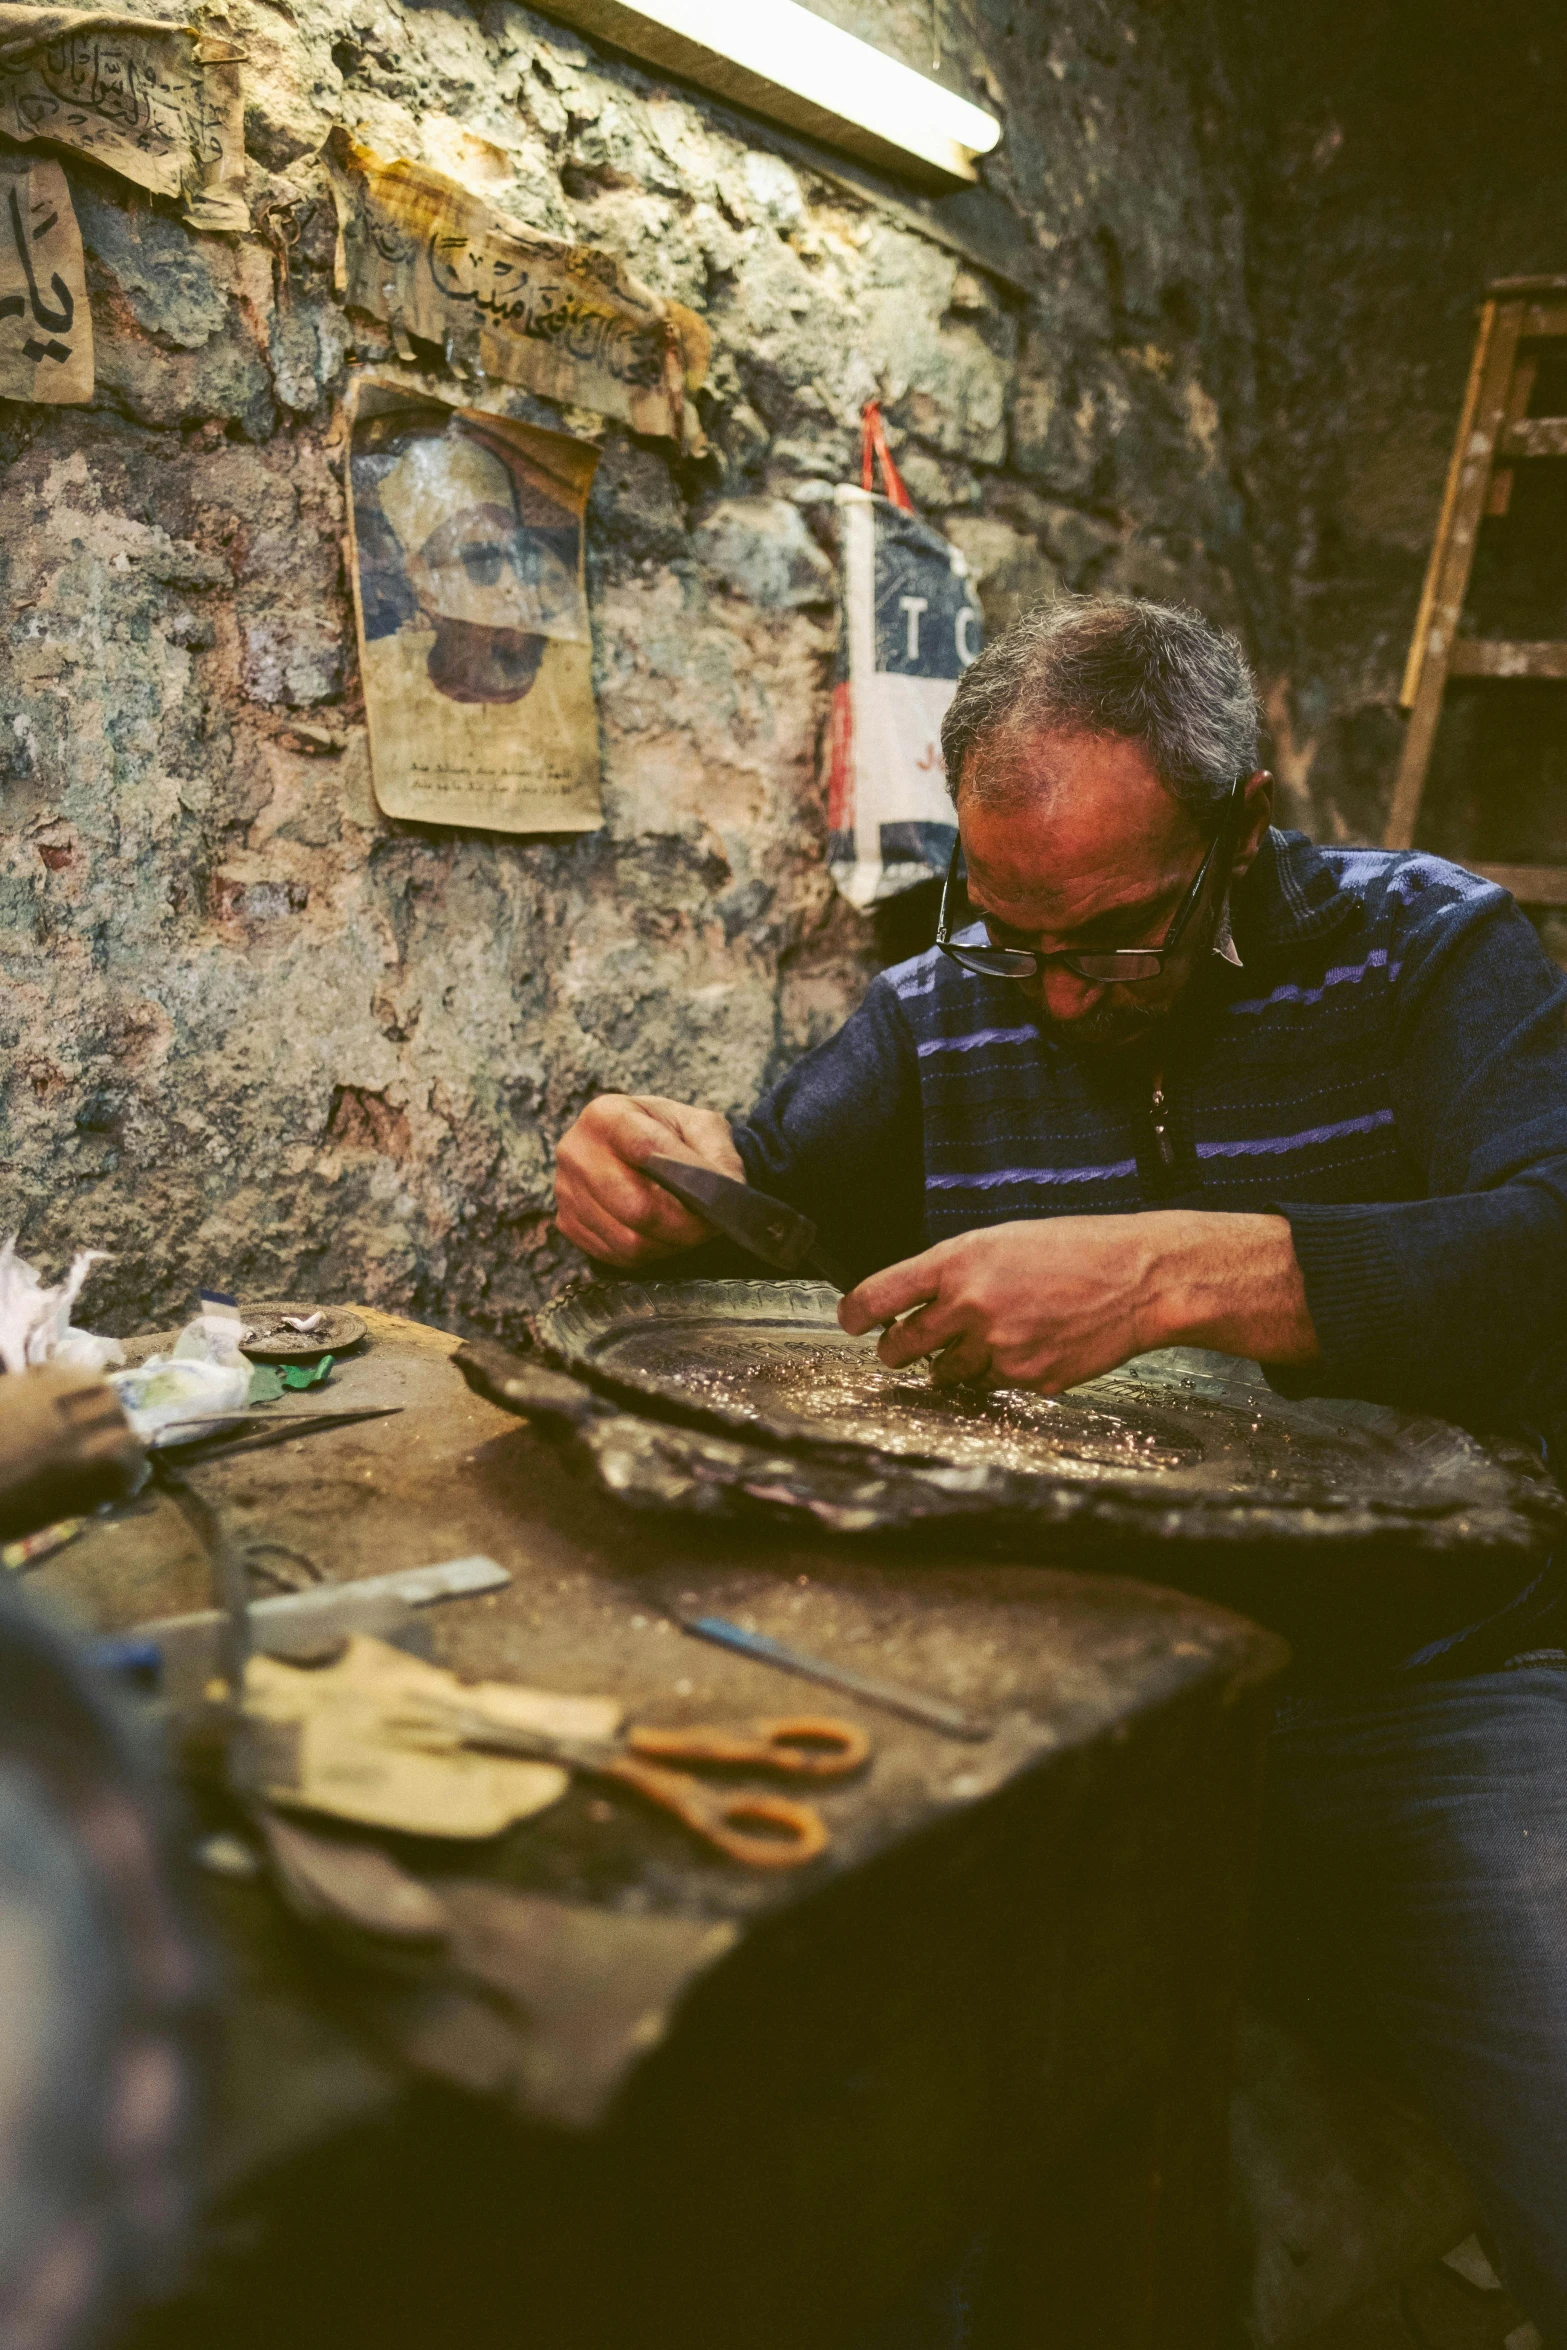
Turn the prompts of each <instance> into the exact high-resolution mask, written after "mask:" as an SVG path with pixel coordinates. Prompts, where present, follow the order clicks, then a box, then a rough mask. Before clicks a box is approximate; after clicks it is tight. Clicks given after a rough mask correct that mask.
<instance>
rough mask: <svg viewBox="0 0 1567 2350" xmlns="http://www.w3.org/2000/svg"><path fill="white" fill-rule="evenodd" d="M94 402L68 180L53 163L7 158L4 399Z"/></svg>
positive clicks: (0, 358)
mask: <svg viewBox="0 0 1567 2350" xmlns="http://www.w3.org/2000/svg"><path fill="white" fill-rule="evenodd" d="M92 394H93V348H92V312H91V310H90V309H89V308H88V304H87V280H86V276H85V274H84V271H83V267H82V239H81V232H80V230H79V229H78V228H77V225H76V214H75V213H74V212H73V211H72V209H71V191H70V189H69V187H68V186H67V185H66V179H65V173H64V171H63V170H62V169H61V167H60V165H59V164H58V163H56V162H55V161H54V160H53V158H52V157H50V156H44V155H38V156H28V155H7V154H0V397H4V398H5V399H7V400H34V401H43V402H46V403H54V404H60V403H69V402H71V401H78V400H90V399H91V398H92Z"/></svg>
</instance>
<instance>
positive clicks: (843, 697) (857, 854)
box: [827, 401, 984, 909]
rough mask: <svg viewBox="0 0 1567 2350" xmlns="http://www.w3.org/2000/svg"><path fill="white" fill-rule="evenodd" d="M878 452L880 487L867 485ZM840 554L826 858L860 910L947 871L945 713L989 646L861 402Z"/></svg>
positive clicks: (936, 536)
mask: <svg viewBox="0 0 1567 2350" xmlns="http://www.w3.org/2000/svg"><path fill="white" fill-rule="evenodd" d="M873 460H874V461H876V462H879V463H880V465H881V468H882V476H883V479H884V481H885V482H886V485H887V489H888V492H889V495H888V496H886V497H878V496H876V495H875V494H874V492H873V490H872V488H871V482H872V479H873V474H872V463H873ZM837 503H838V518H839V522H840V525H841V538H842V552H843V590H842V608H841V611H840V615H839V631H838V673H837V680H836V683H835V684H834V686H833V697H832V735H831V749H830V754H829V756H830V767H829V773H828V785H827V832H828V839H827V863H828V868H829V870H830V872H831V874H832V877H833V880H834V881H835V882H836V883H837V885H838V887H839V889H841V890H842V892H843V894H844V896H845V897H846V898H847V899H848V900H849V902H850V904H851V905H855V906H859V907H861V908H862V909H863V908H864V907H867V906H872V905H875V904H877V903H878V902H879V901H880V900H882V899H884V898H891V897H896V896H898V894H899V893H900V891H902V890H906V889H912V888H913V887H914V885H915V884H916V883H917V882H921V881H926V880H929V879H931V878H932V877H933V876H935V875H938V874H941V873H943V872H945V870H946V865H947V859H948V857H949V855H950V854H951V850H952V836H953V832H954V830H955V828H956V823H957V819H956V817H955V815H954V813H953V807H952V802H951V800H950V798H949V797H948V795H947V786H946V778H945V772H944V770H943V767H942V763H941V721H942V719H943V717H944V716H945V715H946V709H947V704H948V703H949V702H950V701H951V699H952V696H953V693H954V692H955V690H956V687H957V682H958V679H959V678H960V677H961V676H962V674H963V672H964V670H965V669H966V668H967V667H968V665H969V663H970V662H971V661H972V660H974V659H975V657H976V656H977V654H978V653H979V651H980V648H981V646H982V645H983V643H984V624H983V622H982V620H981V618H980V612H979V606H978V605H977V604H976V603H975V601H974V596H973V591H972V589H971V588H970V586H969V582H968V568H967V565H966V564H965V563H964V560H963V557H962V556H961V554H959V552H958V550H957V548H956V547H955V546H954V545H953V544H952V542H951V540H950V539H946V538H943V537H942V535H941V533H940V531H938V530H933V529H932V528H931V526H930V524H929V523H928V522H921V521H920V519H919V517H918V516H917V515H916V514H915V513H914V511H913V509H912V507H911V505H910V502H909V494H908V492H907V490H906V489H905V488H904V486H903V483H902V481H901V480H900V479H899V476H898V472H897V468H896V467H895V466H894V464H893V462H892V457H891V453H890V451H889V450H888V448H887V442H886V433H885V430H884V428H883V425H882V421H881V415H880V411H879V410H878V409H877V407H876V404H875V402H874V401H873V402H871V403H869V405H868V406H867V408H866V411H865V448H864V469H863V473H862V486H861V487H859V488H854V487H851V486H850V485H849V484H848V483H847V482H844V483H841V484H840V485H839V488H838V492H837Z"/></svg>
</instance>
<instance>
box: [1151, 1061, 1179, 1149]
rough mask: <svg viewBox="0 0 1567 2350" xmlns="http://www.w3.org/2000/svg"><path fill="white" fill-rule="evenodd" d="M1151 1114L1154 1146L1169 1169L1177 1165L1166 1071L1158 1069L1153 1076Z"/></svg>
mask: <svg viewBox="0 0 1567 2350" xmlns="http://www.w3.org/2000/svg"><path fill="white" fill-rule="evenodd" d="M1149 1115H1150V1116H1151V1118H1152V1120H1153V1139H1154V1148H1155V1150H1156V1151H1157V1152H1158V1153H1159V1164H1160V1166H1161V1167H1164V1168H1166V1169H1169V1170H1173V1168H1174V1166H1175V1145H1174V1143H1173V1142H1172V1141H1171V1140H1170V1105H1169V1102H1168V1101H1167V1099H1166V1098H1165V1091H1164V1071H1163V1070H1162V1069H1156V1070H1155V1071H1154V1078H1153V1101H1152V1104H1151V1105H1150V1111H1149Z"/></svg>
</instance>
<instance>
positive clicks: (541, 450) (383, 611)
mask: <svg viewBox="0 0 1567 2350" xmlns="http://www.w3.org/2000/svg"><path fill="white" fill-rule="evenodd" d="M597 454H598V452H597V451H596V450H595V449H594V448H592V447H591V446H589V445H587V444H584V443H581V442H577V441H573V440H571V439H570V438H569V437H568V436H566V435H564V434H558V433H547V432H543V431H540V430H538V429H536V428H534V427H531V426H522V425H517V424H513V423H512V422H511V421H510V420H509V419H505V418H497V417H490V416H483V415H479V414H477V413H476V412H474V411H472V410H453V409H447V408H443V407H440V406H438V405H436V404H434V403H425V404H416V405H404V406H400V407H394V408H391V409H389V410H383V411H381V412H379V413H375V414H371V415H365V414H363V413H360V414H359V415H357V416H356V418H355V421H354V425H353V457H352V476H353V517H354V540H355V556H356V572H357V578H356V587H357V594H358V609H359V617H360V632H361V654H362V658H363V663H364V676H365V696H366V708H367V715H368V720H369V727H370V742H371V760H372V766H373V770H374V775H375V785H376V794H377V797H378V798H379V800H380V801H381V804H382V806H383V807H384V808H386V810H387V811H388V813H389V814H392V815H404V816H414V817H417V818H421V819H423V820H426V821H436V822H446V823H465V824H483V825H488V826H492V827H496V828H498V829H501V830H508V831H567V830H570V831H576V830H585V829H589V828H591V827H592V826H594V825H596V824H598V822H599V821H600V813H599V800H598V724H597V715H596V711H595V709H594V704H593V691H592V639H591V632H590V629H589V623H588V611H587V599H586V596H585V593H584V588H583V572H582V509H583V506H584V504H585V502H586V496H587V488H588V484H589V483H590V481H591V479H592V472H593V466H594V464H595V463H596V461H597ZM416 802H417V803H418V804H417V805H416V804H415V803H416Z"/></svg>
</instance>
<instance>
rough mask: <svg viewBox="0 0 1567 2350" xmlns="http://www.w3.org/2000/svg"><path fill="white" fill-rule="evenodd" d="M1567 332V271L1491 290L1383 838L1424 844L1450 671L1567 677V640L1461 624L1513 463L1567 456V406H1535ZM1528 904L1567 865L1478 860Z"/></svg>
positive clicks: (1423, 599)
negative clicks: (1539, 351) (1423, 816)
mask: <svg viewBox="0 0 1567 2350" xmlns="http://www.w3.org/2000/svg"><path fill="white" fill-rule="evenodd" d="M1560 336H1567V277H1502V278H1497V279H1496V280H1495V281H1494V282H1493V283H1492V284H1491V285H1489V286H1488V287H1487V288H1486V293H1485V300H1484V302H1483V303H1482V305H1481V309H1480V327H1479V332H1478V334H1477V335H1476V337H1475V352H1474V359H1473V362H1472V364H1471V366H1470V369H1469V382H1468V386H1467V388H1466V390H1465V392H1464V405H1463V412H1462V415H1461V416H1460V418H1459V424H1458V438H1457V440H1456V441H1455V442H1454V444H1453V459H1452V463H1451V465H1450V466H1449V467H1448V472H1447V487H1446V489H1445V490H1444V492H1443V495H1442V510H1441V513H1440V515H1439V516H1438V518H1437V526H1436V537H1435V539H1434V541H1433V542H1432V547H1431V559H1430V562H1429V563H1428V564H1427V566H1426V576H1425V584H1424V586H1423V587H1422V589H1421V591H1420V609H1419V611H1418V612H1417V613H1416V615H1415V633H1414V636H1413V637H1412V638H1411V640H1410V646H1409V659H1408V661H1407V662H1406V664H1405V666H1404V683H1403V689H1402V691H1401V693H1400V694H1399V701H1400V703H1401V704H1402V706H1403V708H1404V709H1406V710H1407V711H1408V712H1409V731H1408V733H1407V734H1406V735H1405V737H1404V752H1403V757H1402V759H1401V760H1400V762H1399V769H1398V781H1397V783H1396V784H1395V786H1394V789H1393V808H1392V813H1391V815H1390V816H1389V818H1388V826H1387V832H1386V834H1385V836H1384V845H1385V846H1386V847H1387V848H1390V849H1407V848H1412V847H1413V846H1414V838H1415V827H1416V825H1417V823H1418V822H1419V820H1420V802H1421V797H1422V795H1423V793H1424V791H1425V787H1426V773H1427V770H1428V768H1429V767H1430V764H1431V752H1432V747H1433V745H1434V744H1435V742H1436V730H1437V727H1438V725H1439V724H1440V722H1441V717H1442V701H1443V697H1444V695H1445V694H1446V691H1447V681H1448V679H1449V678H1450V677H1491V678H1498V679H1513V678H1542V677H1543V678H1562V679H1567V643H1531V642H1522V643H1506V642H1502V641H1499V640H1497V639H1494V638H1490V637H1465V636H1460V635H1459V633H1458V624H1459V620H1460V618H1461V616H1462V613H1463V608H1464V599H1465V597H1466V596H1467V594H1468V592H1469V573H1470V569H1471V567H1472V565H1473V563H1474V557H1475V543H1476V541H1477V539H1478V538H1479V535H1480V524H1481V522H1482V521H1483V519H1484V518H1485V516H1486V515H1488V514H1505V513H1506V512H1507V508H1508V504H1509V502H1510V500H1511V497H1512V488H1513V467H1514V465H1515V464H1516V463H1518V462H1519V461H1521V460H1527V459H1528V458H1531V457H1567V416H1530V414H1529V412H1528V411H1529V401H1530V397H1531V395H1532V393H1533V390H1534V379H1535V375H1536V373H1537V372H1538V367H1539V361H1538V358H1537V356H1536V355H1535V353H1534V352H1533V351H1532V350H1531V348H1530V346H1531V345H1533V344H1537V343H1540V342H1543V341H1546V340H1548V339H1554V338H1557V337H1560ZM1474 869H1475V871H1476V872H1478V873H1483V874H1485V875H1486V876H1487V877H1488V878H1489V879H1490V880H1492V881H1499V882H1500V883H1501V884H1502V887H1503V888H1504V889H1510V890H1511V891H1512V893H1513V895H1514V897H1515V898H1517V899H1518V900H1519V901H1520V902H1521V903H1522V904H1524V905H1530V906H1567V865H1478V866H1476V867H1475V868H1474Z"/></svg>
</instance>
